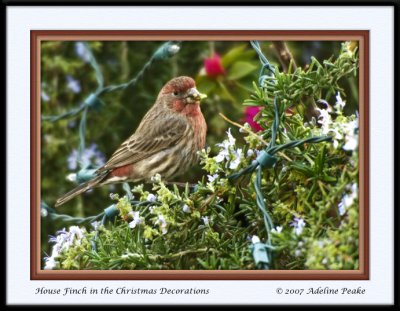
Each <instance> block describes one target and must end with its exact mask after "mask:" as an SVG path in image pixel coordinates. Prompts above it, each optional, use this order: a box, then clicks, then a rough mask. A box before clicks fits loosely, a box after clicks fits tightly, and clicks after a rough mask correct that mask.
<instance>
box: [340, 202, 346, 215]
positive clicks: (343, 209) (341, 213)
mask: <svg viewBox="0 0 400 311" xmlns="http://www.w3.org/2000/svg"><path fill="white" fill-rule="evenodd" d="M338 209H339V215H340V216H343V215H344V214H345V213H346V208H345V206H344V203H343V201H342V202H340V203H339V205H338Z"/></svg>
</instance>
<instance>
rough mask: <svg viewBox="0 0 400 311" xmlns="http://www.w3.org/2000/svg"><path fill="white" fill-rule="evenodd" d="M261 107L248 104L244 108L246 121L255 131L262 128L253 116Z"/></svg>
mask: <svg viewBox="0 0 400 311" xmlns="http://www.w3.org/2000/svg"><path fill="white" fill-rule="evenodd" d="M261 109H262V107H260V106H249V107H246V110H245V112H244V114H245V119H246V122H247V123H249V124H250V126H251V128H252V129H253V131H255V132H259V131H261V130H262V129H263V128H262V127H261V126H260V125H259V124H258V123H257V122H255V121H254V117H255V116H256V114H257V113H258V112H259V111H260V110H261Z"/></svg>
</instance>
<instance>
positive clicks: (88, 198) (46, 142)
mask: <svg viewBox="0 0 400 311" xmlns="http://www.w3.org/2000/svg"><path fill="white" fill-rule="evenodd" d="M162 43H163V42H154V41H152V42H137V41H127V42H88V45H89V47H90V50H91V51H92V53H93V55H94V56H95V58H96V60H97V62H98V64H99V65H100V68H101V70H102V72H103V75H104V80H105V81H104V82H105V85H106V86H107V85H110V84H113V85H117V84H121V83H125V82H127V81H129V80H130V79H132V78H133V77H134V76H135V75H136V74H137V73H138V72H139V71H140V70H141V68H142V67H143V65H144V64H145V63H146V62H147V61H148V60H149V58H150V57H151V56H152V55H153V53H154V52H155V51H156V50H157V49H158V47H159V46H160V45H161V44H162ZM341 43H342V42H338V41H337V42H336V41H325V42H320V41H304V42H302V41H296V42H286V44H287V46H288V48H289V49H290V52H291V53H292V55H293V58H294V60H295V62H296V63H297V66H300V67H303V68H304V67H306V66H307V64H309V63H310V58H311V56H314V57H316V58H317V59H318V60H320V61H322V60H325V59H328V58H329V57H331V56H333V57H334V58H335V56H337V55H338V53H339V51H340V48H341ZM261 47H262V49H263V52H264V54H265V55H266V56H267V58H268V60H269V61H270V62H271V63H272V64H273V65H276V66H278V67H279V69H280V70H283V69H284V68H283V67H282V65H281V63H280V60H279V56H278V53H277V50H276V49H275V48H274V46H273V45H272V43H271V42H262V43H261ZM259 70H260V61H259V59H258V57H257V55H256V53H255V51H254V50H253V49H252V47H251V45H250V43H249V42H232V41H226V42H225V41H224V42H200V41H192V42H186V41H185V42H182V43H181V44H180V49H179V51H178V52H177V53H176V54H175V55H173V56H172V57H170V58H168V59H165V60H159V61H156V62H154V63H153V64H152V66H151V67H150V68H148V69H147V70H146V72H145V74H144V76H143V77H142V78H141V79H139V80H138V82H137V83H136V84H135V85H134V86H131V87H129V88H127V89H125V90H120V91H115V92H111V93H109V94H106V95H105V96H102V97H101V99H102V101H103V103H104V104H103V105H102V106H101V107H99V108H97V109H90V110H89V113H88V118H87V129H86V138H85V139H86V150H85V151H84V153H83V161H84V162H85V163H86V164H88V163H89V162H91V163H92V164H93V165H94V166H99V165H102V164H103V163H104V162H105V161H106V160H107V159H108V158H109V157H110V156H111V154H112V153H113V152H114V151H115V150H116V149H117V148H118V147H119V145H120V144H121V143H122V142H123V141H124V140H125V139H126V138H128V137H129V136H130V135H131V134H132V133H133V132H134V130H135V129H136V127H137V126H138V124H139V122H140V120H141V118H142V117H143V116H144V114H145V113H146V112H147V110H148V109H149V108H150V107H151V106H152V105H153V103H154V101H155V99H156V97H157V95H158V92H159V90H160V89H161V88H162V86H163V85H164V84H165V83H166V82H167V81H168V80H170V79H171V78H173V77H176V76H181V75H187V76H191V77H193V78H195V80H196V83H197V87H198V89H199V91H200V92H202V93H206V94H207V95H208V98H207V99H206V100H204V102H203V103H202V107H201V108H202V111H203V114H204V116H205V118H206V121H207V124H208V134H207V145H208V146H210V147H211V148H215V144H216V143H218V142H221V141H222V140H223V139H224V137H225V131H226V130H227V128H228V127H231V128H232V133H233V134H234V136H236V137H237V136H238V135H237V133H235V132H237V128H235V127H234V126H232V125H231V124H228V123H227V122H226V121H224V120H223V119H222V118H221V117H220V116H219V113H223V114H224V115H226V116H227V117H228V118H230V119H231V120H233V121H235V122H239V123H244V122H245V121H249V118H252V116H253V115H254V113H253V115H250V116H246V109H247V108H246V106H244V105H243V101H244V100H245V99H247V98H249V96H250V94H251V93H252V92H253V87H252V84H253V81H255V82H257V81H258V75H259ZM357 81H358V78H357V77H353V78H350V79H344V80H343V82H341V84H342V85H341V86H342V87H343V88H344V90H345V94H346V95H345V94H342V97H343V98H344V99H345V100H347V103H348V105H347V106H346V109H348V110H350V111H351V112H353V111H354V110H355V109H356V107H357V103H358V97H357V96H358V95H357V94H358V91H357V89H358V85H357ZM96 87H97V82H96V75H95V72H94V70H93V68H92V67H91V65H90V63H89V58H88V52H87V49H86V47H85V44H83V43H82V42H76V41H51V42H50V41H49V42H42V44H41V112H42V116H48V115H59V114H62V113H64V112H66V111H69V110H71V109H73V108H76V107H78V106H79V105H81V103H82V102H83V101H84V100H85V98H87V97H88V96H89V95H90V94H91V93H92V92H93V91H94V90H95V89H96ZM329 103H330V104H332V105H333V104H334V103H335V98H334V97H333V98H330V99H329ZM293 104H296V103H293ZM350 111H349V112H350ZM247 112H248V113H249V111H247ZM80 117H81V115H80V114H78V115H77V116H75V117H72V118H69V119H63V120H60V121H57V122H46V121H42V124H41V199H42V201H44V202H46V203H47V204H48V205H49V206H50V207H53V206H54V202H55V201H56V199H57V198H58V197H59V196H61V195H62V194H64V193H65V192H67V191H69V190H71V189H72V188H73V187H75V186H76V184H74V183H73V182H71V181H69V180H67V176H68V175H69V174H71V173H76V172H77V171H78V170H79V168H80V167H79V163H78V162H77V148H78V145H79V122H80ZM267 126H268V125H267ZM212 150H213V149H212ZM203 175H204V173H203V172H202V171H201V169H200V168H199V167H194V168H193V170H191V171H190V172H188V173H187V174H185V175H184V176H182V177H180V178H178V179H177V180H176V181H182V182H186V181H189V182H192V183H195V182H196V180H199V179H200V178H202V176H203ZM110 192H119V193H123V192H122V187H121V186H120V185H116V186H109V187H103V188H99V189H95V190H93V191H90V192H88V193H85V194H83V195H80V196H79V197H78V198H76V199H73V200H72V201H70V202H68V203H67V204H65V205H63V206H61V207H60V208H58V212H59V213H63V214H69V215H73V216H79V217H87V216H92V215H97V214H99V213H100V212H102V211H103V209H104V208H106V207H107V206H109V205H110V204H112V201H111V200H110V198H109V193H110ZM61 228H62V224H57V223H49V222H47V221H46V220H45V218H43V219H42V242H43V243H42V246H43V249H42V251H43V252H44V254H46V253H48V252H49V250H48V249H46V247H48V244H47V243H45V242H46V241H47V240H48V237H49V235H54V234H55V232H56V231H57V230H59V229H61Z"/></svg>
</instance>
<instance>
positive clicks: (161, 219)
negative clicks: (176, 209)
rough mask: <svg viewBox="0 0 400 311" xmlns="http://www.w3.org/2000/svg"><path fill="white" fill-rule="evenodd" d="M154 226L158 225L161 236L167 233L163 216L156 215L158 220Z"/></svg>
mask: <svg viewBox="0 0 400 311" xmlns="http://www.w3.org/2000/svg"><path fill="white" fill-rule="evenodd" d="M155 224H156V225H157V224H158V225H160V228H161V232H162V234H166V233H167V232H168V229H167V225H168V224H167V222H166V221H165V218H164V216H163V215H158V219H157V220H156V222H155Z"/></svg>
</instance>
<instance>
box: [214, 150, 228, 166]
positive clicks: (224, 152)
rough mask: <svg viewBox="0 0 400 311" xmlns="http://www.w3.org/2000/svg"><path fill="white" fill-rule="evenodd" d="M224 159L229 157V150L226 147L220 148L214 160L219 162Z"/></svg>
mask: <svg viewBox="0 0 400 311" xmlns="http://www.w3.org/2000/svg"><path fill="white" fill-rule="evenodd" d="M225 159H227V160H228V159H229V151H228V149H222V150H221V151H220V152H219V153H218V154H217V155H216V157H215V162H217V163H220V162H222V161H224V160H225Z"/></svg>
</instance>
